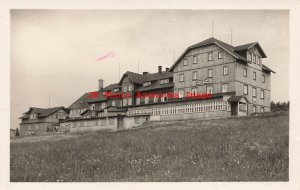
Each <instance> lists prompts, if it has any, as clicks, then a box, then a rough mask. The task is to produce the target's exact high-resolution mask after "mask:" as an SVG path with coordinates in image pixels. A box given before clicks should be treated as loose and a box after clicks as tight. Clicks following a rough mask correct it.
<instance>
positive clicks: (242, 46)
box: [234, 42, 267, 58]
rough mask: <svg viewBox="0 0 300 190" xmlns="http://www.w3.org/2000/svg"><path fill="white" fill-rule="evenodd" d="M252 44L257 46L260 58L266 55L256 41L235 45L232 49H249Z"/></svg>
mask: <svg viewBox="0 0 300 190" xmlns="http://www.w3.org/2000/svg"><path fill="white" fill-rule="evenodd" d="M254 46H257V47H258V50H259V51H260V53H261V55H262V58H266V57H267V55H266V53H265V52H264V50H263V49H262V47H261V46H260V44H259V43H258V42H252V43H249V44H245V45H240V46H236V47H234V51H242V50H248V49H250V48H252V47H254Z"/></svg>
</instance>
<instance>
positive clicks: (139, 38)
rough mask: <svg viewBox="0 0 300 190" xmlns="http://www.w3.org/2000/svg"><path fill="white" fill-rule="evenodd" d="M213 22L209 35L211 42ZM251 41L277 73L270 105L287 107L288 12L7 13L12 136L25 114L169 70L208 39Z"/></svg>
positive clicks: (273, 80) (93, 11) (44, 11)
mask: <svg viewBox="0 0 300 190" xmlns="http://www.w3.org/2000/svg"><path fill="white" fill-rule="evenodd" d="M212 20H213V23H214V24H213V26H214V27H213V31H214V32H213V34H212ZM231 29H232V45H234V46H237V45H241V44H246V43H251V42H256V41H258V42H259V43H260V45H261V46H262V48H263V49H264V51H265V52H266V54H267V58H266V59H263V64H265V65H267V66H268V67H270V68H271V69H272V70H274V71H275V72H276V74H272V79H271V100H273V101H288V100H289V12H288V11H283V10H12V11H11V65H10V69H11V70H10V72H11V128H16V127H18V125H19V123H20V120H19V119H18V118H19V117H20V116H21V115H22V113H24V112H26V111H27V110H28V109H29V107H41V108H48V107H49V106H50V107H55V106H65V107H68V106H69V105H71V104H72V103H73V102H74V101H75V100H77V99H78V98H79V97H80V96H81V95H83V94H84V93H85V92H91V91H96V90H97V89H98V79H103V80H104V86H107V85H109V84H111V83H116V82H118V81H119V78H120V76H119V67H120V73H121V75H122V74H123V73H125V72H126V71H133V72H139V73H142V72H143V71H148V72H151V73H153V72H157V67H158V66H159V65H161V66H163V69H164V68H166V67H170V66H171V65H172V64H173V62H174V59H175V60H176V59H177V58H178V57H179V56H180V54H181V53H182V52H183V51H184V50H185V49H186V48H187V47H188V46H190V45H193V44H195V43H198V42H200V41H203V40H205V39H207V38H210V37H212V35H213V36H214V37H215V38H217V39H219V40H221V41H224V42H226V43H229V44H230V43H231Z"/></svg>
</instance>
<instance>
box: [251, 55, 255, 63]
mask: <svg viewBox="0 0 300 190" xmlns="http://www.w3.org/2000/svg"><path fill="white" fill-rule="evenodd" d="M251 62H252V63H254V54H251Z"/></svg>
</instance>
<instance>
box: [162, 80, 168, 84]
mask: <svg viewBox="0 0 300 190" xmlns="http://www.w3.org/2000/svg"><path fill="white" fill-rule="evenodd" d="M168 83H169V79H162V80H160V84H168Z"/></svg>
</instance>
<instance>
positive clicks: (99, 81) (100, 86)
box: [98, 79, 103, 90]
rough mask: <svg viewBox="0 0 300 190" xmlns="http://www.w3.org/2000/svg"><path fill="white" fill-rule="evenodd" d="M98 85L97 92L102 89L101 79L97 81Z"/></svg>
mask: <svg viewBox="0 0 300 190" xmlns="http://www.w3.org/2000/svg"><path fill="white" fill-rule="evenodd" d="M98 85H99V87H98V88H99V90H102V89H103V79H99V80H98Z"/></svg>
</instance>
